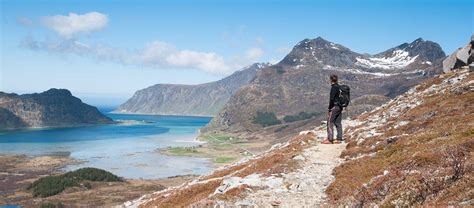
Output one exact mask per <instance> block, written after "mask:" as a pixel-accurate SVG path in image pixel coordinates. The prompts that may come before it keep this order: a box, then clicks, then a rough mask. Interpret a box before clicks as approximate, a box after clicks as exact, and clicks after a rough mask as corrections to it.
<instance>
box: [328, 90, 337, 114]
mask: <svg viewBox="0 0 474 208" xmlns="http://www.w3.org/2000/svg"><path fill="white" fill-rule="evenodd" d="M336 94H337V89H336V87H334V86H331V93H330V94H329V106H328V111H331V109H332V108H333V107H334V101H335V99H336Z"/></svg>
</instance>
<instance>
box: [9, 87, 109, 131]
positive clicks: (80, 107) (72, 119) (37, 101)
mask: <svg viewBox="0 0 474 208" xmlns="http://www.w3.org/2000/svg"><path fill="white" fill-rule="evenodd" d="M112 122H113V121H112V120H111V119H110V118H108V117H106V116H104V115H102V114H101V113H100V112H99V110H97V108H96V107H93V106H90V105H87V104H85V103H83V102H82V101H81V100H80V99H79V98H76V97H74V96H72V94H71V92H69V91H68V90H65V89H50V90H48V91H45V92H42V93H34V94H24V95H17V94H13V93H12V94H8V93H3V92H0V129H16V128H28V127H67V126H79V125H91V124H106V123H112Z"/></svg>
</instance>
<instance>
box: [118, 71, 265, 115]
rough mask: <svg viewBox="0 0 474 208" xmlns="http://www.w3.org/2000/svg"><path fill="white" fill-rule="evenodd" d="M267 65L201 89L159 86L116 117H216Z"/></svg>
mask: <svg viewBox="0 0 474 208" xmlns="http://www.w3.org/2000/svg"><path fill="white" fill-rule="evenodd" d="M266 66H268V64H261V63H257V64H253V65H251V66H249V67H246V68H244V69H242V70H240V71H237V72H235V73H233V74H232V75H230V76H228V77H226V78H224V79H222V80H219V81H216V82H210V83H205V84H200V85H176V84H157V85H154V86H151V87H148V88H145V89H142V90H139V91H137V92H136V93H135V94H134V95H133V97H131V98H130V99H129V100H127V102H125V103H124V104H122V105H120V106H119V107H118V108H117V109H116V110H115V112H117V113H136V114H162V115H193V116H213V115H215V114H216V113H217V112H219V110H220V109H221V108H222V106H224V104H225V103H227V101H228V100H229V98H230V97H231V96H232V95H233V94H234V93H235V92H236V91H237V90H238V89H239V88H240V87H241V86H243V85H246V84H248V83H249V82H250V81H251V80H252V79H254V78H255V74H256V73H257V71H258V70H259V69H261V68H263V67H266Z"/></svg>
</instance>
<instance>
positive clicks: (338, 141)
mask: <svg viewBox="0 0 474 208" xmlns="http://www.w3.org/2000/svg"><path fill="white" fill-rule="evenodd" d="M333 144H342V141H341V140H336V141H334V142H333Z"/></svg>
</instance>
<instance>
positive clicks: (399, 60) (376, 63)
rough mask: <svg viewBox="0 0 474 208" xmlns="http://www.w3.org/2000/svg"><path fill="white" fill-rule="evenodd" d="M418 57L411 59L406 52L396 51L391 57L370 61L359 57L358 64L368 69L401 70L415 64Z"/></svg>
mask: <svg viewBox="0 0 474 208" xmlns="http://www.w3.org/2000/svg"><path fill="white" fill-rule="evenodd" d="M417 57H418V55H416V56H415V57H410V56H409V55H408V52H407V51H404V50H395V51H393V54H392V56H391V57H382V58H368V59H365V58H359V57H357V58H356V60H357V62H356V64H357V65H359V66H363V67H367V68H380V69H401V68H404V67H406V66H408V65H410V64H411V63H413V62H414V61H415V59H416V58H417Z"/></svg>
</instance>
